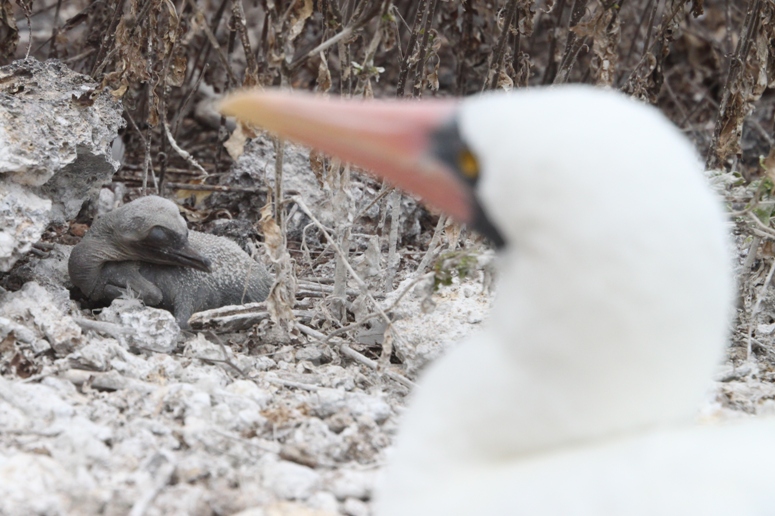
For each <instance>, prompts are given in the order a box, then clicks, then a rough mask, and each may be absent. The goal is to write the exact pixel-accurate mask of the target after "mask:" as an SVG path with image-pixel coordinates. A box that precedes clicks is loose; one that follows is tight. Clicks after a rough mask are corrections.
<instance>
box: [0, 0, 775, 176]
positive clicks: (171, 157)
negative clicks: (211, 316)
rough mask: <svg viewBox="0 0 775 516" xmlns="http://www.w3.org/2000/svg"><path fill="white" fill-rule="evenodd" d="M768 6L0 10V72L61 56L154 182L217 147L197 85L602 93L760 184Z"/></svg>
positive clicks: (599, 1)
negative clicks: (99, 90) (121, 118)
mask: <svg viewBox="0 0 775 516" xmlns="http://www.w3.org/2000/svg"><path fill="white" fill-rule="evenodd" d="M773 9H774V7H773V4H772V3H771V2H769V1H766V0H758V1H754V0H751V1H747V2H729V1H708V2H704V1H701V0H639V1H620V2H616V1H613V0H611V1H606V0H573V1H571V0H554V1H552V0H543V1H542V0H538V1H530V0H501V1H494V2H483V1H479V0H463V1H458V2H451V1H444V2H441V1H439V0H420V1H418V2H414V1H402V0H395V1H391V0H314V1H313V0H261V1H258V0H255V1H254V2H250V3H248V4H243V2H242V1H238V0H234V1H232V2H227V1H226V0H218V1H215V2H203V1H199V2H197V1H195V0H178V1H177V2H174V1H172V0H145V1H141V0H105V1H98V2H85V1H82V0H74V1H68V0H58V1H51V0H46V1H44V2H40V3H35V4H32V3H31V2H30V3H27V2H21V1H19V2H16V4H13V3H12V2H11V1H10V0H3V2H2V9H0V15H1V16H0V28H2V31H0V61H1V62H3V63H7V62H8V61H9V60H12V59H15V58H20V57H23V56H24V55H26V54H28V53H29V55H31V56H34V57H37V58H39V59H41V58H47V57H58V58H60V59H63V60H65V61H66V62H67V63H68V64H69V65H70V66H71V67H72V68H74V69H75V70H76V71H80V72H82V73H86V74H88V75H91V76H92V77H93V78H94V79H95V80H98V81H99V82H100V83H101V85H102V87H105V88H109V89H110V90H111V91H112V92H113V94H114V95H116V96H117V97H122V98H123V99H124V102H125V105H126V112H127V118H131V120H132V121H133V122H132V123H131V124H130V125H131V126H132V130H130V131H129V134H128V135H127V138H126V139H127V143H129V144H130V149H131V150H132V151H133V152H134V153H135V154H136V155H137V156H138V157H140V156H142V160H138V162H137V163H136V164H139V163H142V164H143V166H144V167H150V166H151V165H153V167H154V168H155V169H156V170H157V174H158V175H159V176H161V177H159V180H161V181H163V180H164V179H165V178H166V179H169V178H167V177H166V172H167V171H168V169H170V174H171V175H175V177H177V175H179V174H180V173H179V172H174V170H175V169H176V168H186V169H191V168H192V167H191V166H189V164H188V163H187V162H186V161H185V160H184V159H183V158H181V157H180V156H179V153H176V152H175V151H174V150H173V149H174V145H171V143H172V139H173V138H174V139H179V140H180V141H181V142H183V144H182V148H194V149H196V148H197V147H199V146H201V145H202V144H203V143H204V142H205V141H208V140H209V141H212V140H214V136H215V135H214V134H212V131H213V130H215V129H210V130H206V131H203V130H202V128H201V127H199V126H197V125H195V124H192V123H191V122H190V120H189V119H190V115H191V110H192V109H193V106H194V104H195V102H194V100H195V98H196V96H197V89H198V88H199V87H200V86H201V85H202V84H207V85H210V86H212V87H213V88H214V89H215V91H216V92H222V91H225V90H229V89H233V88H236V87H239V86H243V85H255V84H259V85H263V86H270V85H274V86H280V85H285V86H290V87H294V88H302V89H315V90H318V91H325V92H329V93H332V94H341V95H355V96H360V95H363V96H371V95H374V94H376V95H378V96H392V95H395V96H399V97H402V96H407V95H411V96H415V97H420V96H437V95H466V94H471V93H475V92H477V91H481V90H484V89H495V88H504V89H510V88H513V87H523V86H527V85H537V84H557V83H565V82H585V83H593V84H601V85H608V86H610V87H613V88H618V89H622V90H624V91H626V92H628V93H630V94H632V95H634V96H637V97H639V98H642V99H644V100H647V101H648V102H651V103H654V104H656V105H658V106H659V107H660V108H661V109H662V110H663V111H664V112H665V113H667V114H668V116H670V117H671V119H673V120H674V121H675V122H676V124H678V125H679V126H680V127H681V128H682V129H684V130H685V131H686V132H687V133H689V134H690V136H691V137H692V138H693V139H694V140H695V142H696V143H697V145H698V147H699V148H700V149H701V151H702V152H705V153H706V155H707V159H708V162H709V164H712V165H715V166H718V165H724V166H731V165H733V164H734V162H735V161H736V160H738V159H740V158H742V160H743V163H744V164H745V165H746V166H747V168H745V173H746V175H749V174H753V175H756V174H757V167H758V161H759V155H766V154H767V153H768V151H769V146H770V145H771V143H772V141H773V136H772V133H773V121H772V118H773V117H772V112H773V108H772V102H771V99H770V98H769V95H767V94H766V91H765V90H766V89H767V88H768V86H769V85H770V82H771V81H772V75H773V70H772V64H773V57H772V54H771V52H772V50H771V45H770V40H771V38H772V37H773V34H772V32H773V27H775V25H773V21H772V17H773ZM28 24H29V27H30V29H28V30H26V31H25V26H26V25H28ZM20 41H21V42H20ZM754 108H756V109H754ZM749 115H752V116H749ZM165 125H169V126H170V127H171V129H172V131H170V132H171V134H167V133H168V131H165V130H164V126H165ZM202 133H204V134H202ZM221 133H223V131H221ZM221 138H223V136H222V135H221ZM210 150H211V151H210V152H209V153H207V152H205V153H199V154H204V155H205V156H203V157H201V159H200V160H199V161H201V162H202V163H203V166H204V169H205V170H207V171H208V172H217V171H218V170H223V169H224V168H225V163H223V162H222V161H221V160H227V159H228V158H227V157H226V156H224V155H222V154H220V153H218V152H214V149H210ZM195 154H196V153H195Z"/></svg>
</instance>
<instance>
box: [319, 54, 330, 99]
mask: <svg viewBox="0 0 775 516" xmlns="http://www.w3.org/2000/svg"><path fill="white" fill-rule="evenodd" d="M330 89H331V72H330V71H329V69H328V61H326V55H325V54H324V53H323V52H321V53H320V65H319V66H318V80H317V86H316V90H317V91H319V92H321V93H328V90H330Z"/></svg>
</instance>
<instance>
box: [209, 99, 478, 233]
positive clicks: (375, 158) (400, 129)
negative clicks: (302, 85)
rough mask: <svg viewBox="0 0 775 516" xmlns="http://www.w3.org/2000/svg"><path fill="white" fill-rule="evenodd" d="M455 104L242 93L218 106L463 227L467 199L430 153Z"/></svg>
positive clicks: (468, 217) (468, 214)
mask: <svg viewBox="0 0 775 516" xmlns="http://www.w3.org/2000/svg"><path fill="white" fill-rule="evenodd" d="M457 104H458V103H457V102H456V101H451V100H431V101H424V102H417V101H409V100H405V101H395V100H394V101H384V100H365V101H364V100H360V101H359V100H342V99H335V98H330V97H317V96H313V95H310V94H302V93H298V92H297V93H283V92H279V91H272V90H268V91H259V90H243V91H239V92H236V93H233V94H231V95H229V96H227V97H226V98H225V99H224V100H223V101H221V104H220V110H221V112H222V113H223V114H225V115H227V116H234V117H237V118H239V119H240V120H242V121H244V122H248V123H251V124H254V125H257V126H260V127H263V128H265V129H267V130H269V131H271V132H273V133H275V134H277V135H279V136H281V137H283V138H287V139H289V140H293V141H296V142H299V143H302V144H304V145H308V146H310V147H312V148H314V149H318V150H320V151H323V152H325V153H327V154H330V155H332V156H335V157H338V158H340V159H342V160H343V161H347V162H350V163H353V164H354V165H356V166H359V167H362V168H364V169H366V170H369V171H371V172H373V173H375V174H376V175H377V176H379V177H382V178H384V179H386V180H387V181H388V182H390V183H392V184H394V185H396V186H398V187H399V188H402V189H404V190H406V191H408V192H410V193H413V194H416V195H418V196H420V197H421V198H423V199H424V200H425V201H426V202H428V203H429V204H430V205H432V206H434V207H436V208H438V209H441V210H443V211H445V212H447V213H448V214H450V215H451V216H452V217H453V218H455V219H456V220H457V221H458V222H462V223H469V222H471V221H472V219H473V218H474V215H475V214H474V208H473V206H472V205H473V202H472V197H471V193H470V192H469V190H468V188H467V186H466V185H465V183H464V182H463V181H461V180H460V179H458V178H457V177H456V175H455V174H454V173H453V172H452V171H450V170H449V169H448V167H447V166H446V165H444V164H443V163H442V162H441V161H439V160H438V159H436V158H435V157H434V156H433V149H432V144H433V142H432V136H433V133H434V132H435V131H436V130H437V129H440V128H442V127H443V126H444V125H445V124H447V123H449V122H450V121H451V120H452V118H453V115H454V113H455V110H456V108H457Z"/></svg>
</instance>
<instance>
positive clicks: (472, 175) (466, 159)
mask: <svg viewBox="0 0 775 516" xmlns="http://www.w3.org/2000/svg"><path fill="white" fill-rule="evenodd" d="M457 161H458V166H459V167H460V172H462V173H463V175H464V176H466V177H467V178H468V179H472V180H473V179H476V178H477V177H478V176H479V162H478V161H477V160H476V156H474V155H473V153H472V152H471V151H470V150H468V149H465V150H463V151H461V152H460V155H459V156H458V159H457Z"/></svg>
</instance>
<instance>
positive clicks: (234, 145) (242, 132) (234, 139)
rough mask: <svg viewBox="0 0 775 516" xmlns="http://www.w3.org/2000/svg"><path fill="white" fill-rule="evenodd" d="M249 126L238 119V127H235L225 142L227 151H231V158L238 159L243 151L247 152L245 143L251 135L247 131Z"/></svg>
mask: <svg viewBox="0 0 775 516" xmlns="http://www.w3.org/2000/svg"><path fill="white" fill-rule="evenodd" d="M247 129H248V128H247V127H246V126H245V124H243V123H242V122H241V121H239V120H238V121H237V127H235V128H234V132H232V133H231V136H229V139H228V140H226V141H225V142H223V146H224V147H225V148H226V152H228V153H229V156H231V159H233V160H234V161H237V160H238V159H239V157H240V156H242V153H243V152H245V143H247V141H248V138H250V135H249V134H248V133H247V131H246V130H247Z"/></svg>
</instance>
